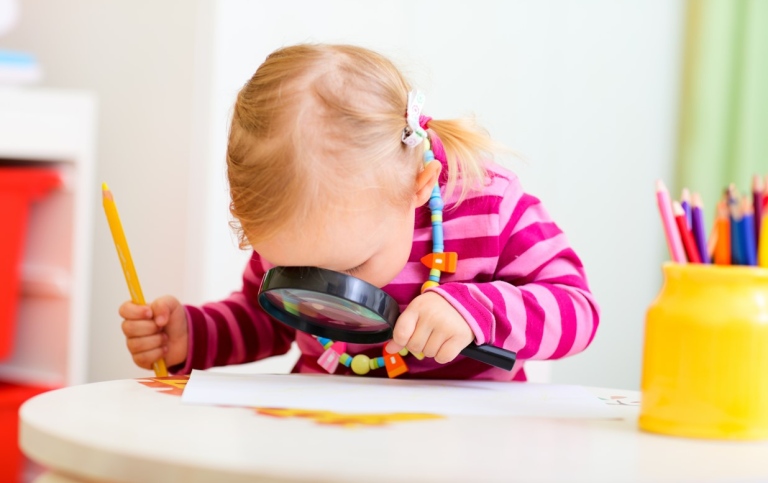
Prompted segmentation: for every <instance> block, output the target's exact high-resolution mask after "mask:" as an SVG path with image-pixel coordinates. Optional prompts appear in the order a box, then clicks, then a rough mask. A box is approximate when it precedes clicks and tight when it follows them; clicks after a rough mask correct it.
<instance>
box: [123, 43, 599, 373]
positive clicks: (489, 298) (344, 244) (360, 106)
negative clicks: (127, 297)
mask: <svg viewBox="0 0 768 483" xmlns="http://www.w3.org/2000/svg"><path fill="white" fill-rule="evenodd" d="M422 101H423V97H422V96H421V94H420V93H417V92H413V91H411V87H410V86H409V84H408V82H407V81H406V80H405V79H404V78H403V76H402V75H401V74H400V72H399V71H398V70H397V69H396V68H395V66H394V65H393V64H392V63H391V62H390V61H389V60H387V59H386V58H384V57H382V56H381V55H379V54H377V53H374V52H372V51H370V50H367V49H363V48H359V47H354V46H348V45H296V46H291V47H286V48H282V49H279V50H277V51H275V52H273V53H272V54H271V55H270V56H269V57H268V58H267V59H266V61H265V62H264V63H263V64H262V65H261V66H260V67H259V68H258V70H257V71H256V73H255V74H254V75H253V77H252V78H251V79H250V80H249V81H248V83H247V84H246V85H245V86H244V87H243V88H242V90H241V91H240V93H239V95H238V97H237V101H236V103H235V107H234V114H233V119H232V125H231V130H230V135H229V143H228V150H227V169H228V178H229V185H230V194H231V200H232V201H231V206H230V209H231V213H232V215H233V216H234V219H235V220H236V222H235V228H236V229H237V231H238V234H239V238H240V245H241V248H247V247H248V248H252V249H253V255H252V257H251V259H250V262H249V263H248V265H247V267H246V269H245V273H244V276H243V288H242V289H241V290H240V291H238V292H235V293H233V294H232V295H231V296H230V297H229V298H227V299H226V300H223V301H220V302H214V303H208V304H205V305H203V306H201V307H194V306H185V305H182V304H180V302H179V301H178V300H177V299H175V298H173V297H170V296H165V297H161V298H159V299H157V300H155V301H153V302H152V303H151V304H150V305H148V306H139V305H135V304H132V303H130V302H126V303H124V304H123V305H122V306H121V307H120V311H119V312H120V315H121V316H122V317H123V318H124V319H125V320H124V321H123V325H122V329H123V332H124V333H125V336H126V338H127V345H128V349H129V350H130V352H131V354H132V355H133V360H134V361H135V363H136V364H137V365H139V366H140V367H143V368H150V367H151V366H152V363H153V362H154V361H156V360H158V359H160V358H161V357H164V358H165V360H166V361H167V363H168V364H169V366H171V367H170V370H171V371H173V372H176V373H188V372H190V371H191V370H192V369H205V368H209V367H212V366H220V365H226V364H239V363H244V362H250V361H255V360H259V359H263V358H265V357H270V356H273V355H278V354H283V353H285V352H286V351H288V349H289V348H290V346H291V344H292V343H293V342H296V344H297V345H298V348H299V349H300V351H301V356H300V358H299V360H298V362H297V364H296V366H295V367H294V369H293V370H294V372H302V373H313V372H326V371H327V370H331V371H333V372H335V373H336V374H351V373H353V370H354V373H358V374H367V375H368V376H380V377H381V376H384V377H386V375H387V371H386V370H385V368H379V367H378V364H377V363H376V362H375V361H376V360H377V358H380V357H381V356H382V351H383V350H384V351H386V352H387V353H398V352H399V353H400V354H401V355H402V360H403V363H404V365H405V366H407V368H408V371H407V372H406V373H405V374H403V375H401V376H400V377H409V378H449V379H493V380H517V381H521V380H525V373H524V372H523V364H524V361H525V360H527V359H556V358H560V357H564V356H567V355H571V354H575V353H577V352H580V351H582V350H584V349H585V348H586V347H587V345H589V343H590V342H591V341H592V338H593V337H594V334H595V330H596V328H597V325H598V308H597V305H596V303H595V301H594V299H593V297H592V294H591V293H590V291H589V288H588V286H587V280H586V277H585V274H584V269H583V267H582V264H581V261H580V260H579V258H578V257H577V256H576V254H575V253H574V251H573V250H572V249H571V248H570V247H569V246H568V242H567V240H566V238H565V235H564V234H563V233H562V232H561V231H560V229H559V228H558V227H557V225H555V223H553V222H552V220H551V219H550V218H549V216H548V214H547V212H546V211H545V210H544V208H543V206H542V205H541V203H540V202H539V200H538V199H536V198H535V197H533V196H531V195H528V194H526V193H524V192H523V190H522V188H521V187H520V184H519V182H518V179H517V177H516V176H515V175H514V174H512V173H511V172H509V171H507V170H506V169H504V168H502V167H500V166H499V165H496V164H494V163H493V162H491V161H488V160H489V159H490V157H491V154H492V152H493V151H494V147H495V145H494V144H493V142H492V141H491V140H490V139H489V138H488V137H487V135H486V134H485V133H484V132H483V131H482V130H480V129H479V128H478V127H477V126H475V125H474V123H472V122H470V121H468V120H463V119H462V120H437V119H431V118H429V117H426V116H420V115H419V114H421V103H422ZM427 147H431V150H432V152H433V153H434V157H435V159H436V160H437V161H433V162H431V163H428V164H424V154H425V149H426V148H427ZM435 183H438V184H439V187H440V191H441V192H442V194H443V200H444V208H443V214H442V224H443V230H444V245H445V251H446V252H456V253H457V254H458V263H457V265H456V269H455V273H443V274H442V278H441V279H440V283H439V284H438V283H435V282H434V281H433V282H427V283H426V284H425V283H424V282H425V281H427V280H428V279H429V276H430V268H429V267H427V266H425V265H424V264H422V263H421V262H420V260H421V258H422V257H424V256H425V255H428V254H429V253H431V252H432V234H433V232H432V214H431V212H430V207H429V203H428V202H429V200H430V196H431V195H432V190H433V187H434V186H435ZM276 265H282V266H315V267H322V268H326V269H330V270H335V271H338V272H343V273H347V274H350V275H354V276H355V277H358V278H360V279H362V280H365V281H367V282H369V283H371V284H373V285H375V286H377V287H381V288H383V290H384V291H385V292H387V293H388V294H389V295H391V296H392V297H394V299H395V300H396V301H397V302H398V304H399V305H400V309H401V310H402V314H401V315H400V318H399V319H398V320H397V323H396V324H395V328H394V332H393V338H392V340H391V341H390V342H388V343H387V344H386V345H384V346H383V347H382V345H356V344H347V345H343V344H342V345H335V346H332V343H331V342H328V341H326V340H318V339H317V338H315V337H313V336H310V335H307V334H304V333H301V332H296V331H295V330H294V329H292V328H290V327H288V326H286V325H283V324H282V323H280V322H277V321H275V320H273V319H271V318H270V317H269V316H268V315H267V314H266V313H265V312H264V311H263V310H262V309H261V307H260V306H259V305H258V301H257V295H258V292H259V287H260V283H261V279H262V276H263V275H264V273H265V271H266V270H268V269H269V268H270V267H272V266H276ZM422 289H423V291H422ZM470 343H477V344H491V345H494V346H498V347H503V348H505V349H509V350H512V351H515V352H517V358H518V360H517V362H516V364H515V367H514V368H513V370H512V371H511V372H507V371H504V370H501V369H497V368H494V367H491V366H488V365H485V364H483V363H481V362H478V361H475V360H473V359H469V358H466V357H463V356H459V352H460V351H461V350H462V349H463V348H464V347H466V346H467V345H469V344H470ZM331 346H332V347H331ZM326 350H336V351H339V352H341V353H342V354H346V356H343V357H341V363H338V364H336V363H334V364H332V365H330V366H329V365H328V364H325V363H323V359H322V358H321V356H322V355H323V353H324V352H325V351H326ZM359 354H363V355H364V356H365V357H364V356H360V357H358V358H357V359H355V357H354V356H356V355H359ZM424 356H425V357H424ZM319 359H320V360H319ZM336 359H338V357H337V358H336ZM352 360H357V361H362V364H361V363H359V362H357V363H355V364H352V363H351V361H352Z"/></svg>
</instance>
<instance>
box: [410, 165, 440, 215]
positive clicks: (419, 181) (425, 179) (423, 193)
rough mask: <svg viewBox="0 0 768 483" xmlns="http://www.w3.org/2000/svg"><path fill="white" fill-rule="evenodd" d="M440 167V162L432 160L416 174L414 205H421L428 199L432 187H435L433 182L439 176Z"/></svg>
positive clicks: (435, 181)
mask: <svg viewBox="0 0 768 483" xmlns="http://www.w3.org/2000/svg"><path fill="white" fill-rule="evenodd" d="M441 168H442V166H441V165H440V162H439V161H437V160H434V161H432V162H431V163H429V164H427V165H426V166H425V167H424V169H423V170H421V172H420V173H419V174H417V175H416V193H415V197H414V203H415V206H421V205H423V204H424V203H426V202H427V201H429V195H431V194H432V189H433V188H434V187H435V183H437V177H438V176H440V169H441Z"/></svg>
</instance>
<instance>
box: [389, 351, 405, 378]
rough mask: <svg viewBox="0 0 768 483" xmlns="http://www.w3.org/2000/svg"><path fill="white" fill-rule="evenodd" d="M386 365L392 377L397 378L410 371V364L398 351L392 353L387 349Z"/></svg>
mask: <svg viewBox="0 0 768 483" xmlns="http://www.w3.org/2000/svg"><path fill="white" fill-rule="evenodd" d="M384 365H385V367H386V368H387V375H388V376H389V377H390V378H395V377H397V376H399V375H401V374H405V373H406V372H408V365H407V364H406V363H405V361H404V360H403V358H402V357H400V354H398V353H394V354H390V353H388V352H387V351H386V350H385V351H384Z"/></svg>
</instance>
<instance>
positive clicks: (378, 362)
mask: <svg viewBox="0 0 768 483" xmlns="http://www.w3.org/2000/svg"><path fill="white" fill-rule="evenodd" d="M370 365H371V369H378V368H380V367H384V358H383V357H376V358H374V359H371V361H370Z"/></svg>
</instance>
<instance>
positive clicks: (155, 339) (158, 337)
mask: <svg viewBox="0 0 768 483" xmlns="http://www.w3.org/2000/svg"><path fill="white" fill-rule="evenodd" d="M167 341H168V336H167V335H165V334H153V335H147V336H144V337H131V338H130V339H126V340H125V344H126V345H127V346H128V350H129V351H130V352H131V354H139V353H142V352H146V351H149V350H152V349H157V348H158V347H162V346H163V345H165V344H166V343H167Z"/></svg>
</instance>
